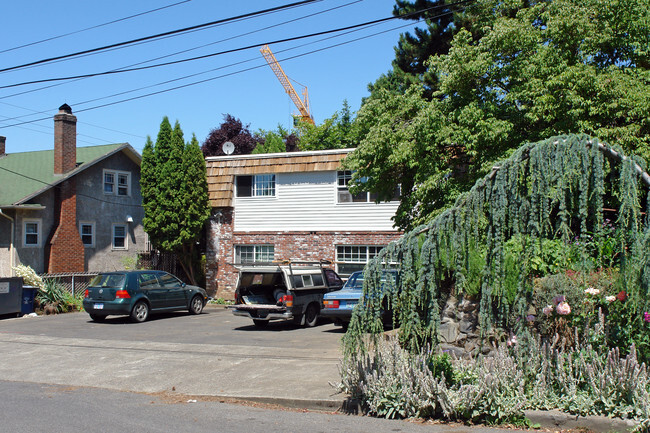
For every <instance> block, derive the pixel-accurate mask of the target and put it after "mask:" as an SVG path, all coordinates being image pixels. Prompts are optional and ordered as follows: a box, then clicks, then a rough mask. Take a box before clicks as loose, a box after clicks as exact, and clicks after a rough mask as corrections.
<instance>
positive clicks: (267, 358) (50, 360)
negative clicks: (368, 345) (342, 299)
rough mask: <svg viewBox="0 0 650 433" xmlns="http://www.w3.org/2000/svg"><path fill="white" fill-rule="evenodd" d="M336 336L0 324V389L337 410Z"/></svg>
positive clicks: (218, 319) (204, 320)
mask: <svg viewBox="0 0 650 433" xmlns="http://www.w3.org/2000/svg"><path fill="white" fill-rule="evenodd" d="M342 335H343V333H342V331H341V330H340V328H339V327H335V326H334V325H332V324H322V325H320V326H317V327H315V328H301V327H296V326H294V325H291V324H288V323H272V324H271V325H270V326H269V327H268V328H266V329H257V328H255V327H254V326H253V324H252V321H250V320H249V319H245V318H242V317H235V316H233V315H232V313H231V312H230V311H228V310H224V309H221V308H208V309H206V312H205V313H204V314H201V315H199V316H191V315H189V314H186V313H175V314H168V315H165V316H154V317H153V320H150V321H148V322H145V323H141V324H134V323H130V322H129V321H128V320H127V319H125V318H120V317H116V318H108V320H106V322H104V323H94V322H92V321H90V320H89V318H88V315H87V314H85V313H72V314H65V315H58V316H41V317H37V318H20V319H8V320H0V354H2V355H0V360H1V362H0V380H9V381H26V382H33V383H48V384H57V385H72V386H91V387H99V388H107V389H113V390H123V391H135V392H149V393H155V392H165V391H172V390H173V391H174V392H178V393H183V394H187V395H204V396H221V397H233V398H245V399H251V400H257V401H274V402H277V403H280V404H284V405H287V406H296V407H309V408H320V407H327V408H332V407H339V406H340V405H341V402H342V401H343V396H342V395H340V394H335V392H334V389H333V388H332V386H331V385H330V382H335V381H337V380H338V377H339V375H338V363H339V359H340V339H341V336H342Z"/></svg>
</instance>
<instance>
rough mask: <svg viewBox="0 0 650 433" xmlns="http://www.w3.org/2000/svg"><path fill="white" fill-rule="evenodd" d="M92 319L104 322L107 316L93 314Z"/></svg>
mask: <svg viewBox="0 0 650 433" xmlns="http://www.w3.org/2000/svg"><path fill="white" fill-rule="evenodd" d="M90 319H91V320H92V321H93V322H103V321H104V320H106V316H98V315H97V314H91V315H90Z"/></svg>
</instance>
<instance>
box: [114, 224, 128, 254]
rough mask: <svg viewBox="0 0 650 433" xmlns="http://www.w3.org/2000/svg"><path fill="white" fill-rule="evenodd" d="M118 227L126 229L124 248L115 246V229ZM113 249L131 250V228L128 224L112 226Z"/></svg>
mask: <svg viewBox="0 0 650 433" xmlns="http://www.w3.org/2000/svg"><path fill="white" fill-rule="evenodd" d="M117 227H124V246H123V247H117V246H115V239H116V237H115V229H116V228H117ZM111 249H112V250H121V251H122V250H128V249H129V227H128V226H127V225H126V224H113V225H111Z"/></svg>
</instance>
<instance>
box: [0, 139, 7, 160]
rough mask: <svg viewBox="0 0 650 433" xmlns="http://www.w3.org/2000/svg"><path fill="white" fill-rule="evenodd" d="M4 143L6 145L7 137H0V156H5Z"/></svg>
mask: <svg viewBox="0 0 650 433" xmlns="http://www.w3.org/2000/svg"><path fill="white" fill-rule="evenodd" d="M5 143H7V137H3V136H2V135H0V156H4V155H5Z"/></svg>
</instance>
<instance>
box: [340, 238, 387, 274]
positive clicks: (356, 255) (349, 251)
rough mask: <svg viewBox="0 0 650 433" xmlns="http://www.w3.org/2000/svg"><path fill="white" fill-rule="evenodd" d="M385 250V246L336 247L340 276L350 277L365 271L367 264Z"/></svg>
mask: <svg viewBox="0 0 650 433" xmlns="http://www.w3.org/2000/svg"><path fill="white" fill-rule="evenodd" d="M383 248H384V247H383V246H377V245H338V246H337V247H336V262H337V265H336V266H337V270H338V273H339V275H341V276H348V275H350V274H351V273H352V272H355V271H361V270H363V268H364V266H366V263H368V261H369V260H370V259H372V258H373V257H375V256H376V255H377V254H378V253H379V251H381V250H382V249H383Z"/></svg>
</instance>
